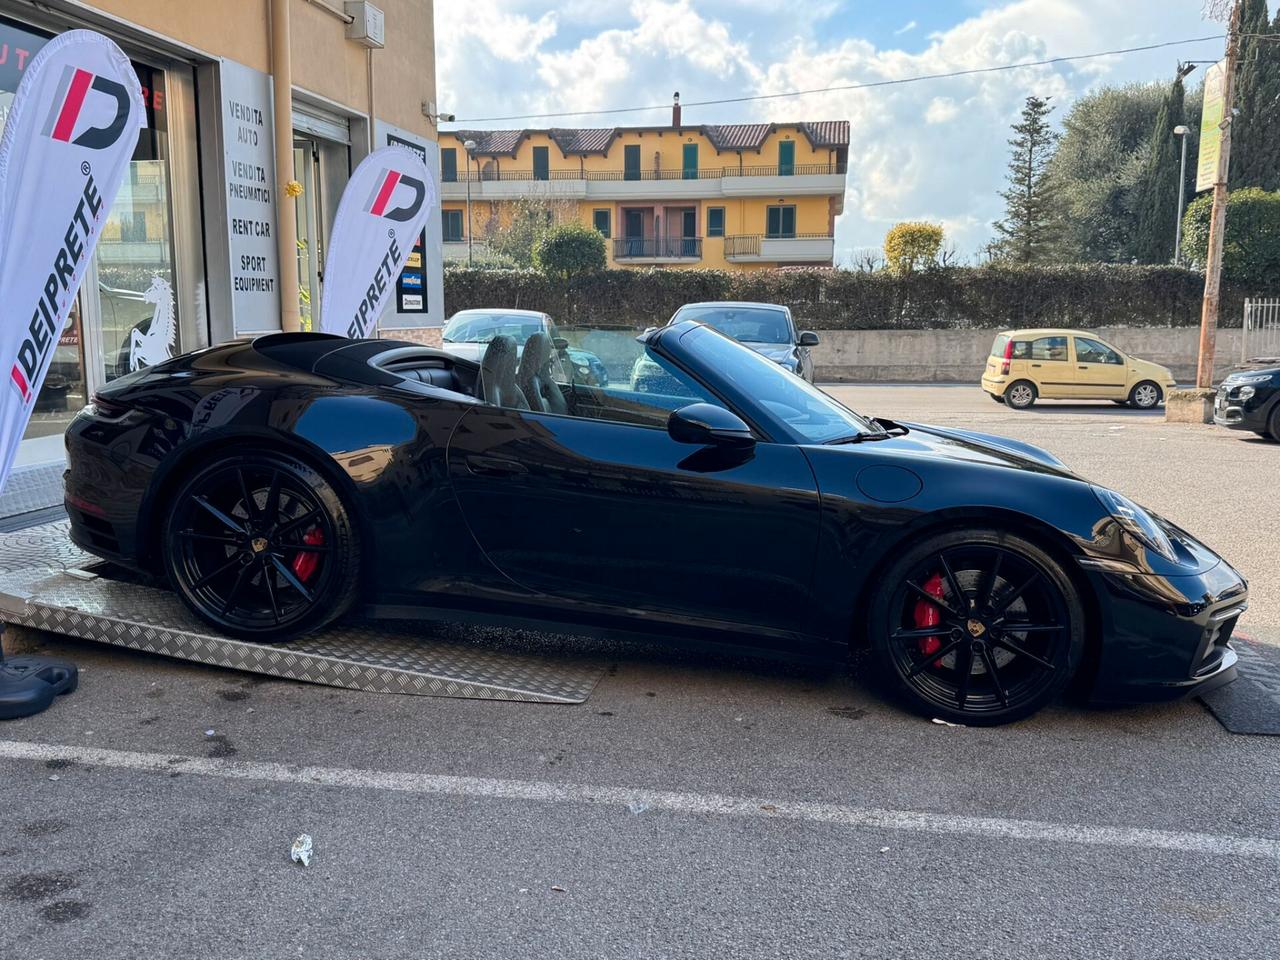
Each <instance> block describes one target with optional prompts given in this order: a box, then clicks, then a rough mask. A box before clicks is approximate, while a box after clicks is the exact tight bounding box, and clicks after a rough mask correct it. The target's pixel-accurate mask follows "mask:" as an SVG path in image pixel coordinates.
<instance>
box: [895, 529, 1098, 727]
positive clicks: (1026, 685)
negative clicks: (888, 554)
mask: <svg viewBox="0 0 1280 960" xmlns="http://www.w3.org/2000/svg"><path fill="white" fill-rule="evenodd" d="M871 630H872V634H871V645H872V651H873V655H874V660H875V663H876V667H877V670H878V672H879V674H880V676H881V678H882V680H883V681H884V682H885V683H886V684H887V685H888V686H889V687H890V688H891V689H892V690H893V691H894V692H895V693H897V694H898V695H899V696H900V697H901V699H903V700H904V701H905V702H906V703H907V705H908V706H910V707H911V708H913V709H914V710H916V711H917V712H919V713H921V714H924V715H925V716H929V717H936V718H939V719H942V720H947V721H950V722H952V723H962V724H968V725H980V726H989V725H995V724H1000V723H1010V722H1012V721H1014V720H1020V719H1022V718H1023V717H1027V716H1030V715H1031V714H1033V713H1035V712H1036V711H1037V710H1039V709H1040V708H1041V707H1043V706H1045V705H1046V704H1047V703H1049V702H1050V701H1052V700H1053V699H1054V698H1055V697H1057V696H1058V695H1059V694H1060V693H1061V692H1062V691H1063V689H1064V688H1065V687H1066V685H1067V683H1068V681H1069V680H1070V679H1071V676H1072V674H1073V673H1074V672H1075V669H1076V667H1077V666H1078V664H1079V661H1080V655H1081V651H1082V649H1083V646H1084V611H1083V608H1082V606H1081V603H1080V599H1079V597H1078V595H1077V593H1076V589H1075V587H1074V585H1073V584H1072V582H1071V580H1070V578H1069V577H1068V576H1067V575H1066V574H1065V573H1064V572H1063V570H1062V568H1061V567H1060V566H1059V565H1058V563H1057V562H1056V561H1055V560H1054V559H1053V558H1052V557H1050V556H1049V555H1048V554H1047V553H1045V552H1044V551H1043V550H1041V549H1040V548H1039V547H1037V546H1036V545H1035V544H1033V543H1031V542H1030V541H1027V540H1024V539H1022V538H1021V537H1018V536H1015V535H1012V534H1008V533H1002V532H998V531H994V530H970V531H955V532H948V533H944V534H940V535H936V536H933V537H930V538H929V539H927V540H925V541H923V542H921V543H920V544H918V545H916V546H913V547H911V548H910V549H908V550H906V551H905V552H904V553H903V555H902V557H901V558H900V559H899V560H898V561H897V562H895V563H894V564H893V565H892V566H891V567H890V568H889V569H888V570H887V571H886V576H885V577H884V580H883V584H882V586H881V589H880V591H879V594H878V596H877V597H876V598H875V601H874V605H873V609H872V611H871Z"/></svg>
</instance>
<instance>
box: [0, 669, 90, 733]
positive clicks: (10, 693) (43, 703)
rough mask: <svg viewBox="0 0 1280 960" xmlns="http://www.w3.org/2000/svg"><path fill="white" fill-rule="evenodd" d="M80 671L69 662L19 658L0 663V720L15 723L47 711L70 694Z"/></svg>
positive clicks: (78, 680)
mask: <svg viewBox="0 0 1280 960" xmlns="http://www.w3.org/2000/svg"><path fill="white" fill-rule="evenodd" d="M79 683H80V671H79V670H78V669H77V667H76V665H75V664H74V663H72V662H71V661H69V660H57V659H55V658H53V657H33V656H28V655H25V654H24V655H22V656H18V657H9V658H7V659H0V720H16V719H18V718H19V717H29V716H31V715H32V714H36V713H40V712H41V711H42V710H47V709H48V708H49V705H50V704H52V703H53V701H54V700H55V699H56V698H57V697H59V696H61V695H63V694H66V693H71V692H72V691H73V690H75V688H76V686H77V685H78V684H79Z"/></svg>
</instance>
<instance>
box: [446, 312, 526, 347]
mask: <svg viewBox="0 0 1280 960" xmlns="http://www.w3.org/2000/svg"><path fill="white" fill-rule="evenodd" d="M545 330H546V325H545V323H544V322H543V320H542V318H541V317H535V316H530V315H529V314H527V313H481V312H480V311H475V312H470V311H466V310H463V311H461V312H460V313H455V314H454V315H453V316H452V317H451V318H450V319H449V322H448V323H446V324H445V326H444V332H443V334H442V335H441V336H442V339H443V340H444V342H445V343H488V342H489V341H490V340H492V339H493V338H494V337H511V338H512V339H514V340H515V342H516V343H518V344H523V343H524V342H525V341H526V340H528V339H529V337H531V336H532V335H533V334H535V333H538V332H539V331H545Z"/></svg>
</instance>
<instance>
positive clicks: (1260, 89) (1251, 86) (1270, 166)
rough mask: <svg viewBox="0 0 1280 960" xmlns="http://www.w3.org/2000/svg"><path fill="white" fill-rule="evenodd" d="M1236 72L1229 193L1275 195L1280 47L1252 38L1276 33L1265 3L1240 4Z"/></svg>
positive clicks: (1279, 154)
mask: <svg viewBox="0 0 1280 960" xmlns="http://www.w3.org/2000/svg"><path fill="white" fill-rule="evenodd" d="M1240 32H1241V33H1242V34H1243V35H1244V37H1243V39H1242V40H1241V42H1240V70H1239V73H1238V74H1237V76H1236V98H1235V106H1236V116H1235V119H1234V120H1233V121H1232V125H1231V173H1230V181H1229V182H1230V184H1231V188H1232V189H1233V190H1235V189H1239V188H1242V187H1261V188H1262V189H1264V190H1277V189H1280V43H1277V42H1276V41H1273V40H1262V39H1258V38H1257V37H1256V36H1251V34H1254V35H1256V34H1265V33H1276V32H1280V12H1277V14H1276V17H1275V20H1274V21H1272V20H1271V18H1270V16H1269V14H1268V12H1267V0H1244V11H1243V14H1242V16H1241V18H1240Z"/></svg>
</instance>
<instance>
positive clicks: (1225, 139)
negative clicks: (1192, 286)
mask: <svg viewBox="0 0 1280 960" xmlns="http://www.w3.org/2000/svg"><path fill="white" fill-rule="evenodd" d="M1242 7H1243V2H1242V0H1234V3H1232V5H1231V20H1230V23H1229V25H1228V27H1227V56H1226V59H1225V61H1224V63H1223V67H1224V72H1225V75H1224V76H1223V78H1222V104H1223V106H1222V149H1221V151H1220V152H1219V154H1218V176H1217V179H1216V180H1215V181H1214V184H1213V214H1212V216H1211V218H1210V220H1209V256H1208V259H1207V260H1206V262H1205V268H1204V304H1203V306H1202V307H1201V311H1200V362H1199V364H1198V365H1197V367H1196V386H1197V387H1198V388H1199V389H1201V390H1208V389H1209V388H1210V387H1212V386H1213V356H1214V351H1215V349H1216V346H1217V339H1218V303H1219V297H1220V294H1221V290H1222V241H1223V236H1224V234H1225V233H1226V229H1227V171H1228V170H1229V169H1230V164H1231V119H1232V109H1233V107H1234V104H1235V89H1236V62H1237V60H1238V59H1239V56H1240V15H1241V12H1242Z"/></svg>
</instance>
